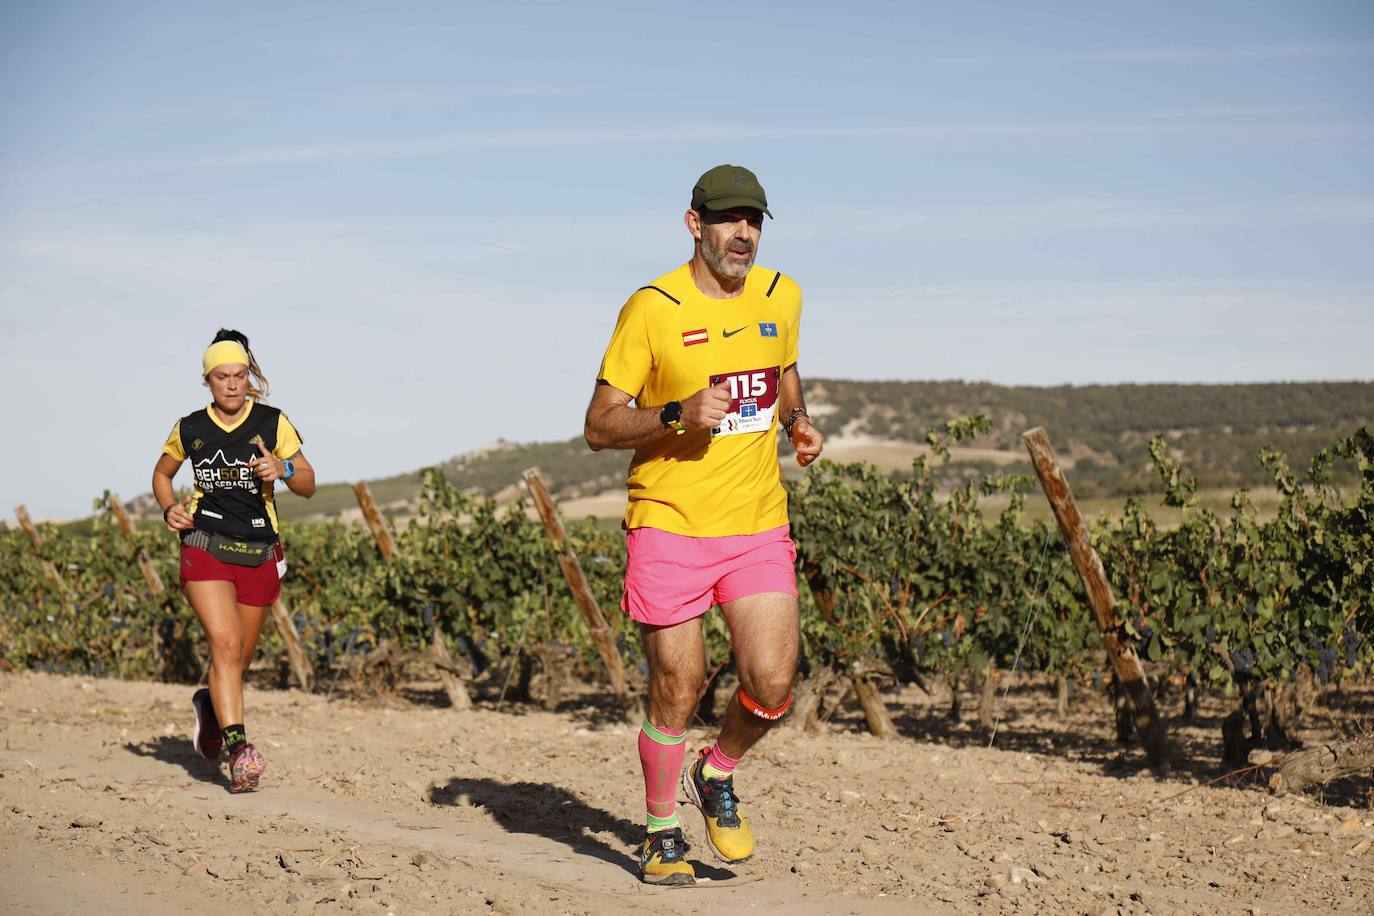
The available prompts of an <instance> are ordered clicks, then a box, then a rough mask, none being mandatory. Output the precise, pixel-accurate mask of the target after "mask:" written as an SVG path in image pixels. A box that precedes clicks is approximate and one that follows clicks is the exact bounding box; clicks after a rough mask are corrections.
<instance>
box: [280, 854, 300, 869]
mask: <svg viewBox="0 0 1374 916" xmlns="http://www.w3.org/2000/svg"><path fill="white" fill-rule="evenodd" d="M277 864H278V865H280V866H281V867H282V868H284V869H286V870H287V871H289V872H296V871H297V869H296V857H295V856H293V855H291V853H289V852H287V851H286V850H284V849H283V850H282V851H281V852H279V853H277Z"/></svg>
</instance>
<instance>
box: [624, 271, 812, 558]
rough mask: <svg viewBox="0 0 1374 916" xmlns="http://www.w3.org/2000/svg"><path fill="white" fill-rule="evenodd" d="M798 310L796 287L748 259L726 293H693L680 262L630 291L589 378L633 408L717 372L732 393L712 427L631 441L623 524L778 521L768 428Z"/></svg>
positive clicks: (741, 525)
mask: <svg viewBox="0 0 1374 916" xmlns="http://www.w3.org/2000/svg"><path fill="white" fill-rule="evenodd" d="M800 320H801V288H800V287H799V286H797V284H796V283H795V282H793V281H792V280H790V279H788V278H787V277H784V276H783V275H782V274H781V273H780V272H778V271H773V270H766V269H764V268H762V267H759V266H757V265H755V266H754V268H753V269H752V270H750V271H749V276H748V277H746V278H745V281H744V291H743V292H741V293H740V295H738V296H736V297H735V298H733V299H713V298H711V297H710V296H707V295H706V294H704V293H702V292H701V291H700V290H698V289H697V287H696V284H695V283H694V282H693V281H692V274H691V270H690V269H689V267H688V265H686V264H684V265H682V266H681V267H679V268H678V269H677V270H674V271H673V272H671V273H668V274H665V275H663V276H662V277H659V278H658V279H657V280H655V281H654V282H653V283H651V284H650V285H648V286H646V287H643V288H642V289H640V290H638V291H637V292H636V293H635V294H634V295H633V296H631V297H630V299H629V301H628V302H626V303H625V307H624V308H622V309H621V310H620V318H619V320H618V321H617V322H616V326H615V333H614V334H613V335H612V336H611V343H610V346H608V347H607V348H606V356H605V357H604V358H603V359H602V361H601V370H600V372H599V373H598V374H597V378H598V379H600V380H602V381H605V382H606V383H607V384H610V385H613V386H614V387H616V388H619V389H620V390H621V391H623V392H625V393H626V394H629V395H633V397H634V399H635V403H636V404H637V405H638V406H640V407H662V406H663V405H664V404H667V403H668V402H669V401H685V400H687V398H689V397H691V396H692V395H693V394H695V393H696V392H698V391H700V390H701V389H702V388H706V387H709V386H710V385H712V384H714V383H717V382H719V381H720V380H724V381H725V382H727V383H728V384H729V385H730V389H731V392H730V393H731V402H730V411H729V413H728V414H727V416H726V418H725V420H724V421H722V423H721V425H720V427H719V428H717V429H715V430H705V429H690V430H688V431H687V432H686V433H685V434H683V435H681V436H666V437H664V438H662V439H659V440H658V441H656V442H655V443H654V444H653V445H649V446H645V447H644V448H641V449H636V450H635V454H634V458H633V459H632V460H631V462H630V474H629V481H628V484H629V490H630V505H629V507H628V508H627V509H626V511H625V527H627V528H659V529H661V530H663V531H671V532H673V533H674V534H685V535H688V536H690V537H721V536H724V535H734V534H757V533H758V532H760V531H767V530H768V529H770V528H777V527H779V526H780V525H785V524H787V493H786V491H784V490H783V488H782V470H781V468H779V467H778V443H777V438H776V435H775V433H774V429H776V428H777V423H778V419H779V418H778V415H777V413H778V411H777V407H778V383H779V380H780V378H781V376H782V372H783V370H785V369H787V368H788V367H789V366H791V365H792V364H794V363H795V362H796V361H797V328H798V324H799V323H800Z"/></svg>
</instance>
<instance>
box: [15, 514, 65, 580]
mask: <svg viewBox="0 0 1374 916" xmlns="http://www.w3.org/2000/svg"><path fill="white" fill-rule="evenodd" d="M14 515H15V517H16V518H17V519H19V527H20V528H21V529H23V531H24V533H25V534H27V535H28V536H29V543H31V544H33V555H34V556H36V557H37V558H38V563H39V565H40V566H42V567H43V576H44V578H46V579H47V580H48V581H49V582H51V583H52V584H53V585H56V586H57V587H58V589H59V590H61V591H62V592H63V593H65V594H70V593H71V589H70V588H68V587H67V580H66V579H63V578H62V574H61V573H59V572H58V571H57V567H56V566H54V565H53V562H52V560H49V559H48V558H47V557H45V556H43V538H42V537H41V536H40V535H39V533H38V529H37V528H35V527H34V526H33V519H31V518H29V510H28V509H27V508H26V507H24V506H19V507H17V508H16V509H15V510H14Z"/></svg>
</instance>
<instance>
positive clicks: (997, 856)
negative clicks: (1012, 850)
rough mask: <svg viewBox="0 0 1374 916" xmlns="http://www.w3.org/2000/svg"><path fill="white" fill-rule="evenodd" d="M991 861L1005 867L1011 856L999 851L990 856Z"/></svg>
mask: <svg viewBox="0 0 1374 916" xmlns="http://www.w3.org/2000/svg"><path fill="white" fill-rule="evenodd" d="M992 861H993V862H995V863H997V864H998V865H1005V864H1007V863H1008V862H1010V861H1011V855H1010V854H1009V853H1008V852H1007V851H1006V850H1005V849H1001V850H998V851H997V852H994V853H993V854H992Z"/></svg>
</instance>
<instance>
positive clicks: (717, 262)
mask: <svg viewBox="0 0 1374 916" xmlns="http://www.w3.org/2000/svg"><path fill="white" fill-rule="evenodd" d="M731 245H736V246H739V245H748V246H749V260H747V261H737V260H734V259H733V258H731V257H730V254H729V250H730V246H731ZM756 253H757V251H756V249H755V248H754V246H753V245H751V244H750V243H748V242H742V241H740V240H739V239H735V240H733V241H730V242H727V243H726V244H725V247H724V248H717V247H716V246H715V245H714V244H712V242H711V236H710V235H709V234H708V233H705V232H703V233H702V234H701V257H702V259H703V260H705V261H706V265H707V266H708V267H710V268H711V272H712V273H714V274H716V275H717V276H720V277H729V278H730V279H732V280H742V279H743V278H744V277H746V276H748V275H749V269H750V268H751V267H753V266H754V255H755V254H756Z"/></svg>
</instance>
